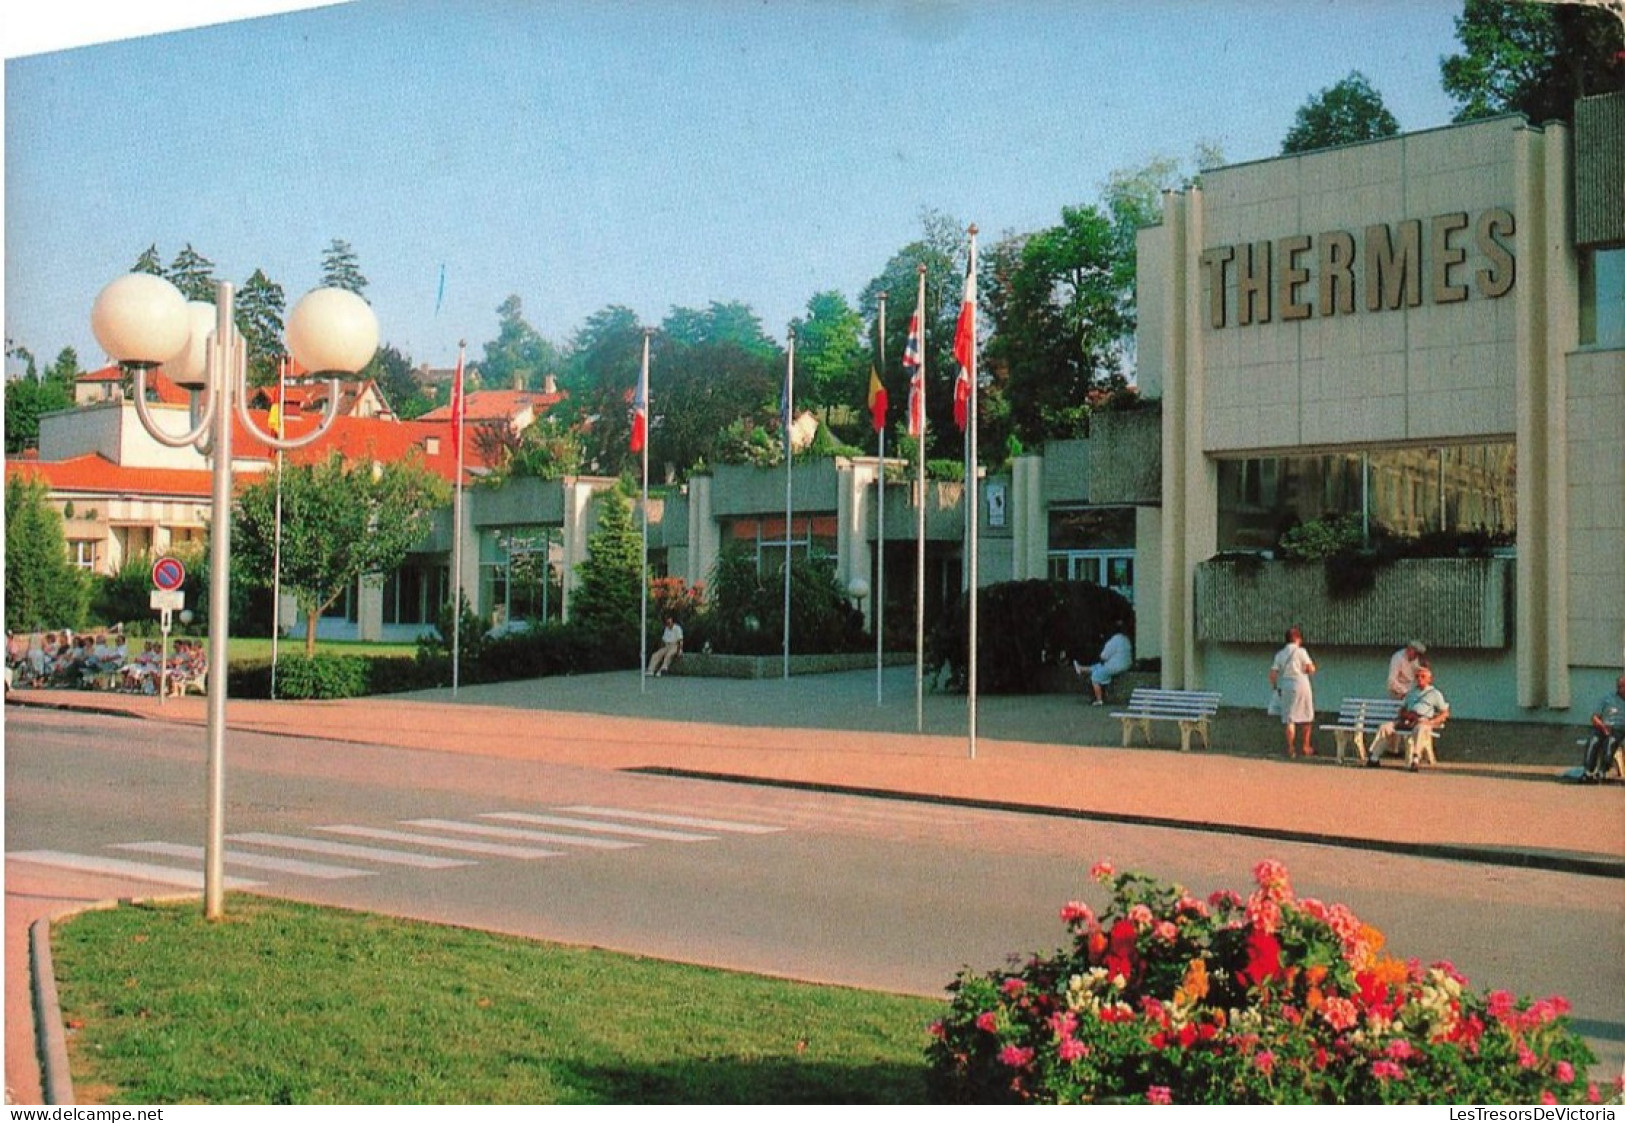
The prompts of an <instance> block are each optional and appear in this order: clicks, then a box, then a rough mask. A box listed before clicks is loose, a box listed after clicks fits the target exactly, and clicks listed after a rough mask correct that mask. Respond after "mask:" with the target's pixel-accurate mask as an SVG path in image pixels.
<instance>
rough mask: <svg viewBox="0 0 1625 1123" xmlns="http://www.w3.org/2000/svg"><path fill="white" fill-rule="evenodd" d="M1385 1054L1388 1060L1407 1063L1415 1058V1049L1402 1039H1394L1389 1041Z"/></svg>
mask: <svg viewBox="0 0 1625 1123" xmlns="http://www.w3.org/2000/svg"><path fill="white" fill-rule="evenodd" d="M1386 1052H1387V1054H1388V1056H1389V1058H1390V1059H1392V1060H1396V1061H1408V1060H1410V1059H1411V1058H1412V1057H1414V1056H1416V1049H1415V1048H1414V1047H1412V1045H1411V1043H1410V1042H1409V1041H1406V1040H1405V1039H1404V1038H1403V1037H1396V1038H1394V1040H1392V1041H1390V1042H1389V1043H1388V1048H1387V1050H1386Z"/></svg>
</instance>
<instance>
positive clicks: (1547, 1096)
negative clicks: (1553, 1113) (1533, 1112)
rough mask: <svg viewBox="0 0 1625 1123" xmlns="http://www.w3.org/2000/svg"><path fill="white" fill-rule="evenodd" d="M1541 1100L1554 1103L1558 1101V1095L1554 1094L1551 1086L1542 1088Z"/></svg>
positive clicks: (1544, 1102) (1545, 1102)
mask: <svg viewBox="0 0 1625 1123" xmlns="http://www.w3.org/2000/svg"><path fill="white" fill-rule="evenodd" d="M1540 1102H1541V1103H1543V1104H1554V1103H1556V1102H1557V1097H1556V1096H1554V1095H1552V1090H1551V1089H1550V1088H1542V1089H1541V1092H1540Z"/></svg>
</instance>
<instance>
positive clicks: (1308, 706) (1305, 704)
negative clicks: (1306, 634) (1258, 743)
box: [1270, 626, 1315, 757]
mask: <svg viewBox="0 0 1625 1123" xmlns="http://www.w3.org/2000/svg"><path fill="white" fill-rule="evenodd" d="M1314 673H1315V661H1314V660H1313V659H1311V658H1309V652H1307V651H1305V650H1304V648H1303V632H1301V631H1300V630H1298V628H1297V627H1296V626H1294V627H1291V628H1288V629H1287V630H1286V646H1285V647H1283V648H1281V650H1279V651H1277V652H1276V653H1275V661H1274V662H1273V663H1271V664H1270V685H1271V686H1272V687H1274V688H1275V689H1276V691H1278V692H1279V693H1280V695H1281V724H1282V725H1283V726H1285V727H1286V755H1287V756H1288V757H1294V756H1297V755H1298V750H1297V743H1296V741H1295V739H1294V731H1295V730H1296V728H1297V727H1298V726H1300V725H1301V726H1303V755H1304V756H1314V755H1315V750H1314V748H1313V747H1311V745H1310V744H1309V739H1310V737H1311V736H1312V735H1313V734H1314V731H1315V688H1314V687H1313V686H1312V685H1311V684H1310V682H1309V676H1311V675H1313V674H1314Z"/></svg>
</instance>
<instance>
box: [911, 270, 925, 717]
mask: <svg viewBox="0 0 1625 1123" xmlns="http://www.w3.org/2000/svg"><path fill="white" fill-rule="evenodd" d="M919 274H920V294H919V300H918V301H917V302H916V304H915V305H914V307H915V309H916V311H915V313H914V314H915V316H917V317H918V318H919V322H920V323H919V327H920V339H919V354H918V356H916V358H917V360H918V367H917V369H916V370H915V372H914V377H915V378H917V379H918V380H919V409H920V431H919V434H918V438H919V447H918V449H917V450H916V451H917V452H918V454H919V464H918V468H917V475H916V481H917V487H918V492H919V493H918V494H917V495H916V496H915V504H914V518H915V529H916V532H917V537H916V539H915V544H914V731H915V732H916V733H924V732H925V266H924V265H923V264H922V265H920V266H919ZM909 408H910V410H912V409H913V408H914V406H913V404H912V402H911V403H910V405H909ZM910 424H911V425H912V424H913V421H912V419H911V420H910Z"/></svg>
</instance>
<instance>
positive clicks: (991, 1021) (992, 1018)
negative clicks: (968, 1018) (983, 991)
mask: <svg viewBox="0 0 1625 1123" xmlns="http://www.w3.org/2000/svg"><path fill="white" fill-rule="evenodd" d="M976 1028H977V1029H979V1030H983V1031H985V1032H987V1033H998V1032H999V1016H998V1015H997V1014H995V1013H994V1012H993V1011H992V1010H989V1011H987V1012H986V1013H984V1014H978V1015H976Z"/></svg>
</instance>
